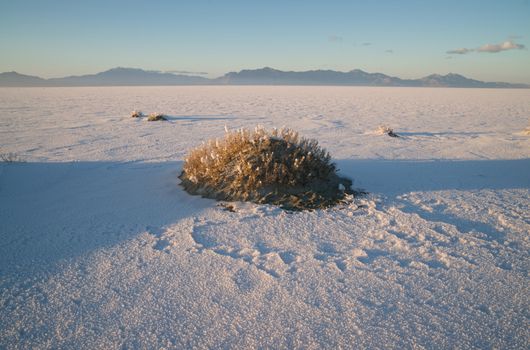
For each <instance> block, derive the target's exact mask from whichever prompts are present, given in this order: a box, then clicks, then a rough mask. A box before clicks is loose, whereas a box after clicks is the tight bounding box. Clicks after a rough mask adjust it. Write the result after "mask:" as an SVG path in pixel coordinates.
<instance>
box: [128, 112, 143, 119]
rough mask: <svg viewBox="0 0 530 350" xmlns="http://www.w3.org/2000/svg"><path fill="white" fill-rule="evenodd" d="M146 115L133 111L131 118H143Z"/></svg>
mask: <svg viewBox="0 0 530 350" xmlns="http://www.w3.org/2000/svg"><path fill="white" fill-rule="evenodd" d="M144 116H145V115H144V114H143V113H142V111H132V113H131V118H143V117H144Z"/></svg>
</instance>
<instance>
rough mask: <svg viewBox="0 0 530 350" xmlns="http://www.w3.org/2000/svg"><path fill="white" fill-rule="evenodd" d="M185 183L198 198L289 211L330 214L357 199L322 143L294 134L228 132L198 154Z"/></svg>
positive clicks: (184, 176) (189, 159)
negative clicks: (329, 210) (327, 211)
mask: <svg viewBox="0 0 530 350" xmlns="http://www.w3.org/2000/svg"><path fill="white" fill-rule="evenodd" d="M179 178H180V179H181V180H182V183H181V184H182V186H183V187H184V189H185V190H186V191H187V192H189V193H190V194H193V195H201V196H203V197H207V198H213V199H217V200H222V201H250V202H254V203H260V204H265V203H267V204H274V205H278V206H280V207H282V208H284V209H287V210H311V209H321V208H328V207H331V206H333V205H336V204H339V203H345V202H348V201H349V200H351V198H353V195H354V194H356V193H357V192H355V191H353V190H352V189H351V185H352V181H351V180H350V179H347V178H344V177H340V176H339V175H338V174H337V168H336V166H335V164H334V163H332V162H331V157H330V155H329V153H328V152H327V151H326V150H324V149H322V148H321V147H320V146H319V145H318V142H317V141H316V140H309V139H305V138H301V137H299V135H298V133H297V132H295V131H293V130H291V129H281V130H277V129H272V131H267V130H265V129H264V128H262V127H257V128H256V129H255V130H254V131H253V132H252V131H249V130H246V129H241V130H237V131H233V132H228V131H227V132H226V134H225V137H224V138H223V139H220V140H219V139H217V140H211V141H208V142H207V143H203V144H202V145H201V146H199V147H197V148H195V149H194V150H192V151H191V152H190V154H189V155H188V157H187V158H186V160H185V162H184V166H183V170H182V173H181V174H180V176H179Z"/></svg>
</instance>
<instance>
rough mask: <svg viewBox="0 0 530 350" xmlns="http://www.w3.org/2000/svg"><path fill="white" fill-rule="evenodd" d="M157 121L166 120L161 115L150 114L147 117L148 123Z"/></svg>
mask: <svg viewBox="0 0 530 350" xmlns="http://www.w3.org/2000/svg"><path fill="white" fill-rule="evenodd" d="M159 120H167V117H166V116H165V115H164V114H162V113H151V114H149V115H148V116H147V121H148V122H156V121H159Z"/></svg>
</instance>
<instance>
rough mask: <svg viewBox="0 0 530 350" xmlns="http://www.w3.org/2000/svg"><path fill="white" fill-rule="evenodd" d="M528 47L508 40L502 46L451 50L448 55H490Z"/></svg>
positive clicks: (490, 45)
mask: <svg viewBox="0 0 530 350" xmlns="http://www.w3.org/2000/svg"><path fill="white" fill-rule="evenodd" d="M525 48H526V47H525V46H524V45H523V44H517V43H516V42H514V41H513V40H506V41H504V42H502V43H500V44H486V45H482V46H480V47H478V48H476V49H471V48H467V47H462V48H459V49H454V50H449V51H446V53H447V54H450V55H465V54H468V53H470V52H489V53H497V52H501V51H508V50H523V49H525Z"/></svg>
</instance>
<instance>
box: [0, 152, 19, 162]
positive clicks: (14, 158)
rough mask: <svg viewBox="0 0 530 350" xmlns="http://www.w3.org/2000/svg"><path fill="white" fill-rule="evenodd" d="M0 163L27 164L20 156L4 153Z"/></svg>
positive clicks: (0, 157)
mask: <svg viewBox="0 0 530 350" xmlns="http://www.w3.org/2000/svg"><path fill="white" fill-rule="evenodd" d="M0 162H4V163H23V162H25V161H24V159H22V158H21V157H20V156H18V155H17V154H15V153H11V152H10V153H2V154H0Z"/></svg>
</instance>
